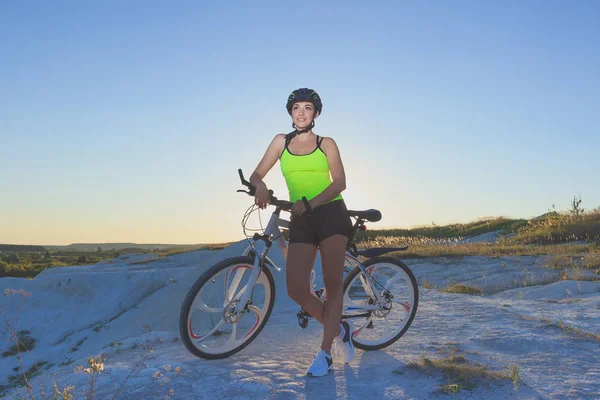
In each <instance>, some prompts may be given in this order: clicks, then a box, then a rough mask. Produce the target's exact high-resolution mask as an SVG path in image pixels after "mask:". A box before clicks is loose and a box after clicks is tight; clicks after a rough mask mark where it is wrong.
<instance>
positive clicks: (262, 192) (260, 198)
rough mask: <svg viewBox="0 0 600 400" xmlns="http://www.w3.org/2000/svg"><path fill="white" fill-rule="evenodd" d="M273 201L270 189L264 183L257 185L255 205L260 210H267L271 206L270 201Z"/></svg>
mask: <svg viewBox="0 0 600 400" xmlns="http://www.w3.org/2000/svg"><path fill="white" fill-rule="evenodd" d="M270 199H271V194H270V193H269V189H268V188H267V185H266V184H265V183H264V182H261V183H259V184H258V185H256V193H255V194H254V204H256V205H257V206H258V207H259V208H266V207H267V205H268V204H269V200H270Z"/></svg>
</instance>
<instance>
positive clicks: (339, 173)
mask: <svg viewBox="0 0 600 400" xmlns="http://www.w3.org/2000/svg"><path fill="white" fill-rule="evenodd" d="M321 148H322V149H323V152H324V153H325V155H326V156H327V162H328V163H329V171H330V174H331V184H330V185H329V186H327V187H326V188H325V190H323V191H322V192H321V193H320V194H318V195H317V196H316V197H314V198H313V199H312V200H311V201H310V205H311V207H312V208H314V207H318V206H320V205H322V204H325V203H326V202H327V201H329V200H331V199H333V198H335V197H336V196H337V195H339V194H340V193H342V192H343V191H344V189H346V173H345V172H344V165H343V164H342V158H341V156H340V151H339V149H338V147H337V144H336V143H335V141H334V140H333V139H331V138H324V139H323V142H322V143H321Z"/></svg>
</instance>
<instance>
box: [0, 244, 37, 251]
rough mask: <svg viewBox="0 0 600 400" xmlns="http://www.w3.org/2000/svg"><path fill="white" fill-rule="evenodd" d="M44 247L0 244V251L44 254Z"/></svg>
mask: <svg viewBox="0 0 600 400" xmlns="http://www.w3.org/2000/svg"><path fill="white" fill-rule="evenodd" d="M46 250H47V249H46V248H45V247H44V246H32V245H22V244H0V251H4V252H10V253H45V252H46Z"/></svg>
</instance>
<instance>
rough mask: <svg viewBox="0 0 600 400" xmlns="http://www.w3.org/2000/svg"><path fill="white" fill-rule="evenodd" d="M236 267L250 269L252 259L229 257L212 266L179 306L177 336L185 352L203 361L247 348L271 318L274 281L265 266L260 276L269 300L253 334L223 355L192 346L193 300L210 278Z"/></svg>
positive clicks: (219, 357)
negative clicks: (264, 282) (248, 267)
mask: <svg viewBox="0 0 600 400" xmlns="http://www.w3.org/2000/svg"><path fill="white" fill-rule="evenodd" d="M236 265H242V266H246V267H247V266H250V268H252V267H253V265H254V258H253V257H248V256H238V257H231V258H227V259H225V260H222V261H220V262H218V263H217V264H215V265H213V266H212V267H210V268H209V269H208V270H207V271H206V272H204V273H203V274H202V275H201V276H200V277H199V278H198V279H197V280H196V281H195V282H194V284H193V285H192V286H191V288H190V290H189V291H188V293H187V295H186V297H185V299H184V301H183V304H182V306H181V311H180V313H179V334H180V336H181V340H182V342H183V344H184V345H185V347H186V348H187V350H188V351H189V352H190V353H192V354H194V355H195V356H197V357H200V358H205V359H209V360H214V359H222V358H227V357H229V356H231V355H233V354H235V353H237V352H239V351H241V350H243V349H244V348H245V347H246V346H248V345H249V344H250V343H252V341H254V339H256V337H257V336H258V335H259V334H260V332H261V331H262V330H263V328H264V327H265V325H266V323H267V321H268V320H269V317H270V316H271V312H272V311H273V305H274V303H275V280H274V278H273V274H272V273H271V271H270V270H269V268H268V267H267V266H266V265H265V266H263V267H262V270H261V275H264V276H265V277H266V279H267V281H268V285H269V290H270V291H269V293H270V296H269V297H270V298H269V299H268V305H267V311H266V314H265V315H264V316H263V318H262V320H261V321H259V322H258V325H257V326H256V327H255V328H253V329H254V332H252V334H251V335H250V336H249V337H248V338H247V339H246V340H244V341H243V342H241V343H240V345H239V346H236V347H234V348H232V349H230V350H228V351H226V352H223V353H214V352H206V351H203V350H201V349H199V348H198V347H197V346H196V345H194V342H193V338H192V337H191V332H190V329H191V328H190V323H189V316H190V315H189V314H190V311H191V309H192V305H193V303H194V300H195V299H196V296H197V295H198V294H199V292H200V290H201V289H202V288H203V286H204V285H205V284H206V283H207V282H209V281H210V280H211V278H213V277H215V276H217V274H219V273H220V272H221V271H223V270H224V269H226V268H230V267H232V266H236ZM260 277H261V276H260V275H259V278H258V279H260Z"/></svg>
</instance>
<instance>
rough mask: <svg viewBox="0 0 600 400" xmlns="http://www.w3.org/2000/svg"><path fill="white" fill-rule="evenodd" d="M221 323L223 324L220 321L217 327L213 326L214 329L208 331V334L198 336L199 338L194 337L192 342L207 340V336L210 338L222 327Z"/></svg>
mask: <svg viewBox="0 0 600 400" xmlns="http://www.w3.org/2000/svg"><path fill="white" fill-rule="evenodd" d="M223 323H224V321H223V320H222V319H221V320H220V321H219V323H218V324H217V325H215V327H214V328H212V329H211V330H210V332H208V333H207V334H205V335H202V336H199V337H194V340H195V341H196V343H200V342H202V341H203V340H205V339H206V338H208V337H209V336H211V335H212V334H214V333H215V332H216V331H218V330H219V328H220V327H221V326H222V325H223ZM190 331H191V327H190Z"/></svg>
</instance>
